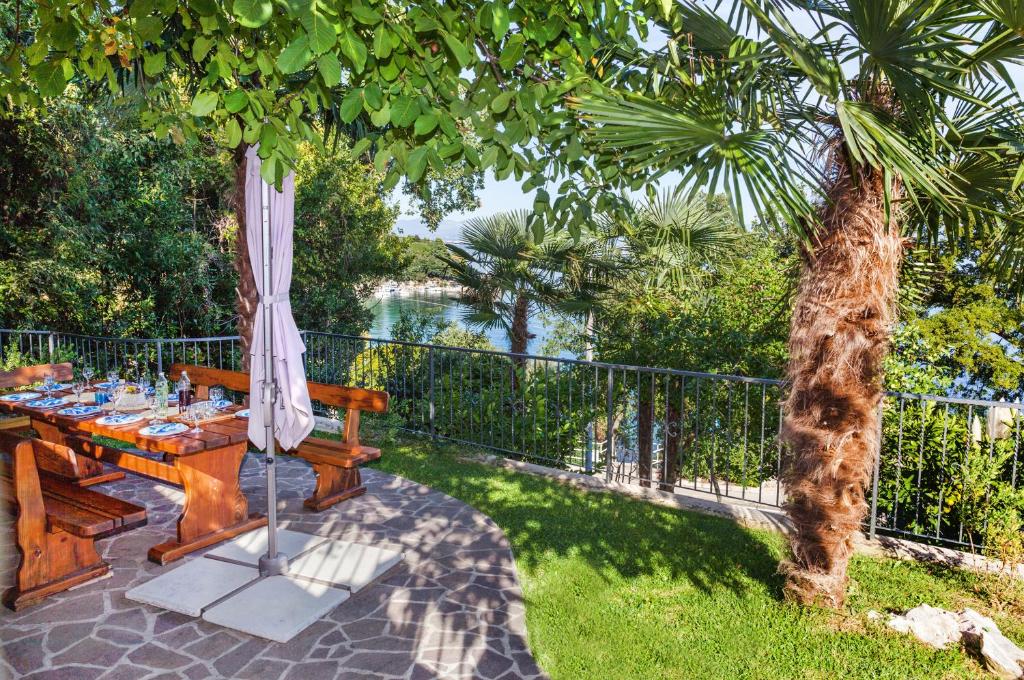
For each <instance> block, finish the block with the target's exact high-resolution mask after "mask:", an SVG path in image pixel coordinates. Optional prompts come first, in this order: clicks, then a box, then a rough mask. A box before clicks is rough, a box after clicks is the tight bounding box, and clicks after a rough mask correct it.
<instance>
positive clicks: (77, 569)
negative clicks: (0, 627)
mask: <svg viewBox="0 0 1024 680" xmlns="http://www.w3.org/2000/svg"><path fill="white" fill-rule="evenodd" d="M64 448H65V447H63V446H61V445H59V444H52V443H49V442H44V441H41V440H39V439H28V438H21V437H18V436H16V435H14V434H12V433H9V432H0V454H3V455H2V456H0V459H2V465H0V486H2V488H3V490H4V496H5V498H6V499H7V500H8V502H9V503H10V504H11V505H12V506H13V510H14V512H15V521H14V542H15V545H16V546H17V549H18V553H19V554H20V559H19V563H18V570H17V572H16V574H15V583H14V585H13V586H12V587H11V588H8V589H7V590H6V591H5V592H4V594H3V603H4V605H6V606H7V607H9V608H10V609H14V610H18V609H22V608H24V607H27V606H29V605H32V604H35V603H37V602H39V601H40V600H42V599H44V598H46V597H48V596H49V595H52V594H54V593H59V592H61V591H64V590H67V589H68V588H72V587H74V586H76V585H79V584H81V583H85V582H86V581H89V580H91V579H94V578H97V577H99V576H103V575H104V574H106V573H107V572H108V571H110V565H109V564H107V563H106V562H104V561H103V560H102V559H100V556H99V553H97V552H96V546H95V544H94V542H95V540H96V539H97V538H104V537H106V536H111V535H113V534H116V533H120V532H122V531H127V530H128V529H133V528H135V527H138V526H142V525H144V524H145V523H146V509H145V508H142V507H139V506H138V505H135V504H133V503H128V502H126V501H122V500H120V499H118V498H111V497H110V496H106V495H104V494H101V493H99V492H97V491H94V490H92V489H86V488H82V487H79V486H75V485H74V484H70V483H68V482H67V481H65V480H63V479H61V478H60V477H57V476H55V475H53V474H51V473H49V472H46V471H45V470H41V469H40V467H42V466H40V465H37V464H36V461H37V460H40V461H42V460H45V461H47V462H48V464H49V465H50V466H53V467H56V468H58V469H59V468H60V466H61V465H63V464H65V463H66V461H67V459H68V456H67V455H65V454H66V453H67V452H66V451H64V450H63V449H64Z"/></svg>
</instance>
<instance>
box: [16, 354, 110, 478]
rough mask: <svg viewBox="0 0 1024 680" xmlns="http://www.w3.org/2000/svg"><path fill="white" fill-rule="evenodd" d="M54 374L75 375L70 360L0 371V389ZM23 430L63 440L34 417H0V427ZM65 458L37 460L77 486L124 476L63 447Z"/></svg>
mask: <svg viewBox="0 0 1024 680" xmlns="http://www.w3.org/2000/svg"><path fill="white" fill-rule="evenodd" d="M47 373H50V374H52V375H53V379H54V380H56V381H57V382H64V383H66V382H71V381H73V380H74V379H75V374H74V371H73V370H72V368H71V364H69V363H64V364H36V365H34V366H23V367H22V368H16V369H14V370H13V371H0V390H8V389H11V388H15V387H27V386H29V385H34V384H36V383H40V382H42V381H43V378H45V377H46V374H47ZM3 430H7V431H17V432H21V431H24V433H25V434H30V433H31V431H32V430H35V432H36V433H37V434H38V435H39V436H40V437H42V438H43V439H46V440H48V441H57V442H62V441H63V439H62V436H61V435H60V433H59V432H58V431H57V430H56V429H55V428H54V427H53V426H51V425H50V424H48V423H45V422H41V421H35V422H33V421H32V419H31V418H29V417H28V416H15V417H13V418H5V419H3V420H0V431H3ZM65 452H66V455H67V457H68V458H67V460H66V461H65V463H66V464H64V463H57V462H56V461H55V460H54V459H53V457H47V458H45V459H41V460H38V461H36V463H37V464H38V465H39V466H40V467H41V468H42V469H45V470H48V471H49V472H53V473H55V474H58V475H62V476H65V477H68V478H69V480H70V481H73V482H74V483H75V484H77V485H78V486H92V485H94V484H103V483H104V482H113V481H116V480H119V479H124V473H123V472H118V471H116V470H115V471H112V472H107V471H106V470H104V469H103V465H101V464H100V463H99V462H98V461H95V460H89V459H88V458H81V457H79V456H76V455H75V453H74V452H73V451H71V450H70V449H65Z"/></svg>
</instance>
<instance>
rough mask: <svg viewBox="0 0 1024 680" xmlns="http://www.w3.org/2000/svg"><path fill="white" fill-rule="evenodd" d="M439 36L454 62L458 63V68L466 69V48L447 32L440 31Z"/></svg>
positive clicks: (467, 57)
mask: <svg viewBox="0 0 1024 680" xmlns="http://www.w3.org/2000/svg"><path fill="white" fill-rule="evenodd" d="M441 36H442V37H443V38H444V42H445V44H446V45H448V49H450V50H451V51H452V55H453V56H454V57H455V60H456V61H458V62H459V66H461V67H462V68H466V66H467V65H468V64H469V50H467V49H466V46H465V45H463V44H462V42H461V41H460V40H459V39H458V38H456V37H455V36H454V35H452V34H451V33H449V32H448V31H441Z"/></svg>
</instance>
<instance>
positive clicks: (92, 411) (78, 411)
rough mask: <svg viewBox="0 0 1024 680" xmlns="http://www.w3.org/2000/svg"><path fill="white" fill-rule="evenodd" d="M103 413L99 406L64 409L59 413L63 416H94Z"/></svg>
mask: <svg viewBox="0 0 1024 680" xmlns="http://www.w3.org/2000/svg"><path fill="white" fill-rule="evenodd" d="M102 412H103V409H101V408H100V407H99V406H72V407H71V408H62V409H61V410H59V411H57V413H58V414H59V415H62V416H92V415H96V414H97V413H102Z"/></svg>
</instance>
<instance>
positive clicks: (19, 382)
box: [0, 364, 74, 430]
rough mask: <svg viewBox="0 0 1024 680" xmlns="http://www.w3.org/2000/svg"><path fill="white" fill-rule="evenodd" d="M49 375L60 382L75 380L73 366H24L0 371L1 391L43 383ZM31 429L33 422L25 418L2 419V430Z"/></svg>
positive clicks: (0, 425) (0, 428)
mask: <svg viewBox="0 0 1024 680" xmlns="http://www.w3.org/2000/svg"><path fill="white" fill-rule="evenodd" d="M47 373H52V374H53V378H54V380H57V381H59V382H64V381H69V380H73V379H74V373H73V372H72V370H71V364H37V365H35V366H23V367H21V368H16V369H14V370H13V371H0V390H9V389H12V388H15V387H27V386H28V385H33V384H35V383H38V382H42V381H43V378H44V377H45V376H46V374H47ZM30 427H31V421H30V420H29V419H28V418H27V417H25V416H15V417H13V418H0V430H27V429H29V428H30Z"/></svg>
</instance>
